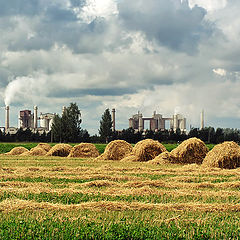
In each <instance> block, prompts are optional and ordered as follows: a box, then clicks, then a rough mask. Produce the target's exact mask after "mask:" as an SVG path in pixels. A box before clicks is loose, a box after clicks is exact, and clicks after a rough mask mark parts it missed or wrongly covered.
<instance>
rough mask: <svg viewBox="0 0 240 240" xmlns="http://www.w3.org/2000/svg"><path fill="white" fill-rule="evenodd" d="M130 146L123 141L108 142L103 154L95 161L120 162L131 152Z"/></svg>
mask: <svg viewBox="0 0 240 240" xmlns="http://www.w3.org/2000/svg"><path fill="white" fill-rule="evenodd" d="M132 148H133V147H132V145H131V144H129V143H128V142H126V141H124V140H115V141H112V142H110V143H109V144H108V145H107V146H106V148H105V151H104V153H103V154H101V155H100V156H99V157H97V158H96V160H121V159H123V158H124V157H125V156H127V155H128V154H130V153H131V152H132Z"/></svg>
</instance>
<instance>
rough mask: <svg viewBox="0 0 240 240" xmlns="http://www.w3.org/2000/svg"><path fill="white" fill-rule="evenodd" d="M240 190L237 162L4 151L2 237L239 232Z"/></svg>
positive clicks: (0, 164)
mask: <svg viewBox="0 0 240 240" xmlns="http://www.w3.org/2000/svg"><path fill="white" fill-rule="evenodd" d="M165 153H166V152H165ZM165 155H166V154H165ZM239 190H240V168H237V169H221V168H216V167H205V166H202V165H198V164H188V165H178V164H169V163H167V164H165V163H163V162H161V164H149V163H148V162H121V161H107V160H102V161H92V159H81V158H67V157H56V156H55V157H52V156H38V157H36V156H11V155H1V156H0V217H1V219H0V226H1V229H5V230H4V231H0V239H20V238H27V236H29V232H31V234H32V235H31V236H33V239H46V238H48V239H51V238H52V237H51V236H54V237H55V238H56V236H57V238H60V239H61V238H64V239H87V238H89V236H92V238H93V239H96V238H97V239H103V237H105V238H107V236H110V237H108V238H109V239H131V238H132V239H147V238H149V239H174V238H175V239H176V238H179V239H202V238H203V237H204V238H205V239H237V238H238V236H239V234H240V224H239V217H240V200H239V199H240V191H239ZM23 224H24V228H23V227H22V225H23ZM49 234H50V235H51V236H49ZM119 236H121V238H120V237H119ZM52 239H53V238H52Z"/></svg>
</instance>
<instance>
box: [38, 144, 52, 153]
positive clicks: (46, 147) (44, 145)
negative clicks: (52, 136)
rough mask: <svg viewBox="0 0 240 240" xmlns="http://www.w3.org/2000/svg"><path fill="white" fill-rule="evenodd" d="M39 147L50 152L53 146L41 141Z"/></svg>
mask: <svg viewBox="0 0 240 240" xmlns="http://www.w3.org/2000/svg"><path fill="white" fill-rule="evenodd" d="M37 147H40V148H42V149H44V150H45V151H46V152H49V151H50V149H51V148H52V147H51V146H50V145H49V144H48V143H39V144H38V145H37Z"/></svg>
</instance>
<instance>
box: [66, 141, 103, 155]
mask: <svg viewBox="0 0 240 240" xmlns="http://www.w3.org/2000/svg"><path fill="white" fill-rule="evenodd" d="M98 156H99V152H98V150H97V148H96V147H95V145H93V144H92V143H80V144H79V145H76V146H75V147H73V148H72V149H71V152H70V154H69V155H68V157H77V158H96V157H98Z"/></svg>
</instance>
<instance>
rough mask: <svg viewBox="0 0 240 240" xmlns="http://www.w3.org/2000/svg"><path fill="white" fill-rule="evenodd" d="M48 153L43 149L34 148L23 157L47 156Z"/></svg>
mask: <svg viewBox="0 0 240 240" xmlns="http://www.w3.org/2000/svg"><path fill="white" fill-rule="evenodd" d="M46 154H47V151H45V150H44V149H43V148H41V147H34V148H32V149H31V150H30V151H29V152H24V153H22V154H21V156H45V155H46Z"/></svg>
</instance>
